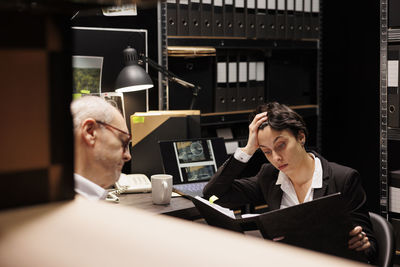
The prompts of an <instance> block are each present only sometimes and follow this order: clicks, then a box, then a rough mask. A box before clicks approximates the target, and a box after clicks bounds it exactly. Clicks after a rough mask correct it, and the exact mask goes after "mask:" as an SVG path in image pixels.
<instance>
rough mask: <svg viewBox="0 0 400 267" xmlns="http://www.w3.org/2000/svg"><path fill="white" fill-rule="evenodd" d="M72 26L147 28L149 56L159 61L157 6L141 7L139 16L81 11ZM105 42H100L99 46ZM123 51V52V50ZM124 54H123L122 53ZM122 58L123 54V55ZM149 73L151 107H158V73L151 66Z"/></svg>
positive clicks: (152, 108)
mask: <svg viewBox="0 0 400 267" xmlns="http://www.w3.org/2000/svg"><path fill="white" fill-rule="evenodd" d="M72 26H77V27H78V26H79V27H104V28H125V29H146V30H147V34H148V40H147V43H148V57H149V58H151V59H153V60H154V61H156V62H157V60H158V54H157V8H156V6H151V7H146V8H140V7H138V15H137V16H119V17H106V16H103V14H102V11H101V9H91V10H83V11H79V13H77V15H76V16H75V17H74V19H73V20H72ZM101 45H104V44H99V46H101ZM121 53H122V52H121ZM121 55H122V54H121ZM121 58H122V56H121ZM149 75H150V77H151V79H152V80H153V83H154V87H153V88H151V89H150V90H149V109H150V110H157V109H158V86H157V84H158V73H157V72H156V71H155V70H153V69H151V68H150V67H149Z"/></svg>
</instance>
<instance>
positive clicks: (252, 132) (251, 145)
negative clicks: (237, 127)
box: [242, 112, 268, 155]
mask: <svg viewBox="0 0 400 267" xmlns="http://www.w3.org/2000/svg"><path fill="white" fill-rule="evenodd" d="M267 120H268V116H267V112H263V113H258V114H257V115H256V116H255V117H254V119H253V121H252V122H251V123H250V125H249V139H248V140H247V145H246V146H245V147H244V148H242V150H243V151H244V152H245V153H247V154H248V155H253V154H254V152H256V150H257V149H258V147H259V144H258V130H259V129H258V128H259V127H260V125H261V124H262V123H263V122H266V121H267Z"/></svg>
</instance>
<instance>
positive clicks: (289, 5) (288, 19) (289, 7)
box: [286, 0, 294, 40]
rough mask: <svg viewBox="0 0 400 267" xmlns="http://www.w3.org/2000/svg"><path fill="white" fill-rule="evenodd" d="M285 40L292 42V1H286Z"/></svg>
mask: <svg viewBox="0 0 400 267" xmlns="http://www.w3.org/2000/svg"><path fill="white" fill-rule="evenodd" d="M286 39H289V40H294V0H286Z"/></svg>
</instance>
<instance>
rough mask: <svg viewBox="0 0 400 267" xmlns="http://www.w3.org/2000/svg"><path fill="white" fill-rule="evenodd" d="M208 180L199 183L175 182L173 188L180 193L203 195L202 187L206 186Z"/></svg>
mask: <svg viewBox="0 0 400 267" xmlns="http://www.w3.org/2000/svg"><path fill="white" fill-rule="evenodd" d="M207 183H208V182H199V183H188V184H177V185H174V189H176V190H177V191H178V193H179V192H181V193H184V194H186V195H191V196H196V195H198V196H202V195H203V188H204V186H206V184H207Z"/></svg>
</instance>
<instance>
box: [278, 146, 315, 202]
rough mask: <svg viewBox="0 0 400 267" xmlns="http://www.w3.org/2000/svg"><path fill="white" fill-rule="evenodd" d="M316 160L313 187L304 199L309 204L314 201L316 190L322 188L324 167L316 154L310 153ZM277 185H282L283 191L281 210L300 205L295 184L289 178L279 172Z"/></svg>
mask: <svg viewBox="0 0 400 267" xmlns="http://www.w3.org/2000/svg"><path fill="white" fill-rule="evenodd" d="M309 154H310V155H312V156H313V158H314V163H315V167H314V174H313V177H312V182H311V186H310V188H309V189H308V191H307V194H306V197H305V198H304V202H308V201H311V200H313V195H314V189H315V188H322V165H321V161H320V159H319V158H317V157H315V155H314V154H312V153H309ZM276 185H280V186H281V189H282V191H283V194H282V200H281V206H280V208H281V209H283V208H287V207H290V206H294V205H297V204H300V202H299V200H298V198H297V194H296V191H295V190H294V187H293V184H292V182H291V181H290V179H289V177H287V176H286V174H284V173H283V172H281V171H280V172H279V175H278V180H277V181H276Z"/></svg>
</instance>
